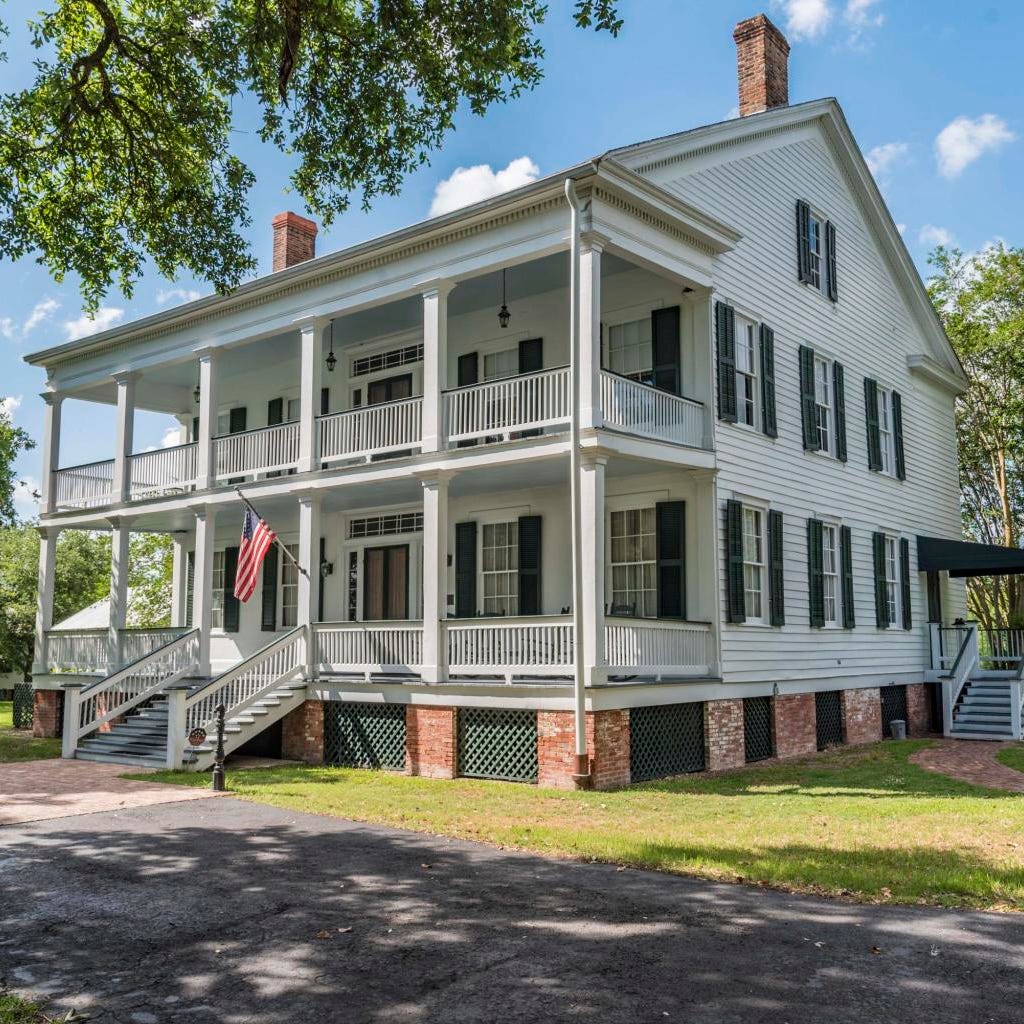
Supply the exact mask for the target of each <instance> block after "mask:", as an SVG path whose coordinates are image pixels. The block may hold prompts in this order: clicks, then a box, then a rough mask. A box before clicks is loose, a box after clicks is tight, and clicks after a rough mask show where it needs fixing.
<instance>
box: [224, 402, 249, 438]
mask: <svg viewBox="0 0 1024 1024" xmlns="http://www.w3.org/2000/svg"><path fill="white" fill-rule="evenodd" d="M245 420H246V412H245V406H244V405H238V406H235V408H234V409H232V410H231V411H230V412H229V413H228V432H229V433H231V434H241V433H244V432H245Z"/></svg>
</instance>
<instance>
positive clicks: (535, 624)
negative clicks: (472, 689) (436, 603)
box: [445, 616, 573, 682]
mask: <svg viewBox="0 0 1024 1024" xmlns="http://www.w3.org/2000/svg"><path fill="white" fill-rule="evenodd" d="M445 633H446V634H447V642H448V671H449V672H450V673H451V674H452V675H478V676H479V675H487V676H491V675H497V676H504V678H505V679H506V680H507V681H509V682H511V681H512V678H513V676H565V675H572V671H573V638H572V634H573V628H572V620H571V619H570V618H568V617H566V616H529V617H522V618H513V619H505V618H502V619H458V620H449V621H448V622H446V623H445Z"/></svg>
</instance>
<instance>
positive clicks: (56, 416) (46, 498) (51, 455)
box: [39, 391, 64, 515]
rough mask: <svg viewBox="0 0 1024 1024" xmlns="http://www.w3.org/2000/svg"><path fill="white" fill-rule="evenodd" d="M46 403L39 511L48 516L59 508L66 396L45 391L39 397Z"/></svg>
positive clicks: (56, 392) (57, 392)
mask: <svg viewBox="0 0 1024 1024" xmlns="http://www.w3.org/2000/svg"><path fill="white" fill-rule="evenodd" d="M39 397H40V398H42V400H43V401H44V402H45V403H46V413H45V414H44V418H43V451H42V456H43V460H42V461H43V470H42V475H43V480H42V487H41V490H42V498H41V500H40V503H39V511H40V512H42V513H43V515H46V513H48V512H52V511H53V510H54V509H55V508H56V507H57V488H56V482H57V481H56V477H55V476H54V474H55V473H56V472H57V470H58V468H59V467H60V412H61V406H62V405H63V404H64V396H63V395H62V394H61V393H60V392H59V391H44V392H43V393H42V395H40V396H39Z"/></svg>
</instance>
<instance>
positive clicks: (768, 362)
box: [733, 324, 779, 437]
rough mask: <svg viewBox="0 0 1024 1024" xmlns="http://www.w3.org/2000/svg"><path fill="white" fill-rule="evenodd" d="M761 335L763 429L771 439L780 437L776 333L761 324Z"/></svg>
mask: <svg viewBox="0 0 1024 1024" xmlns="http://www.w3.org/2000/svg"><path fill="white" fill-rule="evenodd" d="M760 333H761V429H762V430H763V431H764V433H766V434H767V435H768V436H769V437H778V436H779V425H778V416H777V414H776V411H775V332H774V331H773V330H772V329H771V328H770V327H769V326H768V325H767V324H761V332H760ZM735 379H736V378H735V376H734V377H733V380H735Z"/></svg>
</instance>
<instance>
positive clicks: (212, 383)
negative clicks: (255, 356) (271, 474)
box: [193, 348, 220, 625]
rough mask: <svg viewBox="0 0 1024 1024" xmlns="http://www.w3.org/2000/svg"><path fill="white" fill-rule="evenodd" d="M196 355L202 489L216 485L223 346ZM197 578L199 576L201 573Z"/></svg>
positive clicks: (198, 459)
mask: <svg viewBox="0 0 1024 1024" xmlns="http://www.w3.org/2000/svg"><path fill="white" fill-rule="evenodd" d="M197 355H198V356H199V436H198V438H197V441H198V445H197V447H196V490H197V491H202V490H205V489H207V488H209V487H213V485H214V482H215V476H216V472H217V467H216V463H215V461H214V458H213V438H214V436H215V435H216V433H217V407H218V405H219V404H220V403H219V398H218V395H217V388H218V379H217V378H218V377H219V374H218V373H217V369H218V364H219V361H220V350H219V349H215V348H204V349H201V350H200V351H199V352H198V353H197ZM211 569H212V566H211ZM196 579H197V580H198V579H199V577H198V575H197V576H196ZM196 589H197V590H198V589H199V588H198V587H197V588H196ZM193 621H195V620H193ZM197 625H198V623H197Z"/></svg>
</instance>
